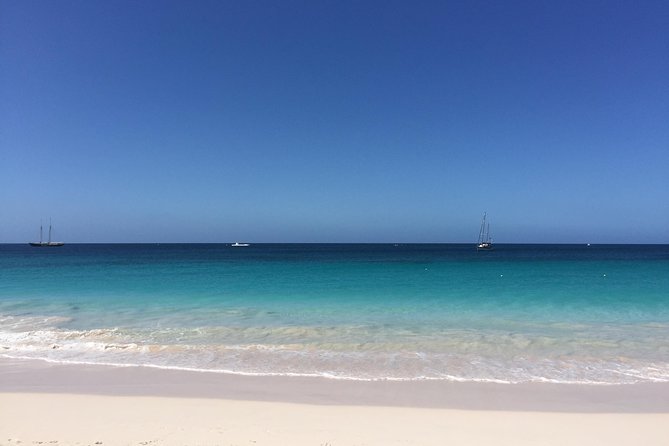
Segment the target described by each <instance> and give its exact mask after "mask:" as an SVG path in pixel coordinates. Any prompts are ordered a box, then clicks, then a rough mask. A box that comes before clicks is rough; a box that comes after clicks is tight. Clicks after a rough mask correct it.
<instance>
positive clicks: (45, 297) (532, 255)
mask: <svg viewBox="0 0 669 446" xmlns="http://www.w3.org/2000/svg"><path fill="white" fill-rule="evenodd" d="M0 357H5V358H34V359H41V360H46V361H53V362H61V363H81V364H108V365H123V366H146V367H161V368H173V369H183V370H194V371H202V372H218V373H234V374H246V375H261V376H262V375H286V376H321V377H327V378H332V379H351V380H428V379H429V380H449V381H463V382H465V381H479V382H499V383H522V382H552V383H583V384H624V383H637V382H668V381H669V245H592V246H587V245H504V244H498V245H496V248H495V249H494V250H493V251H485V252H484V251H478V252H477V250H476V249H475V247H474V245H473V244H252V245H251V246H249V247H231V246H230V245H229V244H137V245H135V244H69V245H65V246H63V247H59V248H33V247H30V246H28V245H27V244H26V245H9V244H6V245H0Z"/></svg>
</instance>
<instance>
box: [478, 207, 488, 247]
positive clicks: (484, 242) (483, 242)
mask: <svg viewBox="0 0 669 446" xmlns="http://www.w3.org/2000/svg"><path fill="white" fill-rule="evenodd" d="M486 217H487V214H486V213H485V212H484V213H483V220H481V229H480V230H479V241H478V243H477V244H476V250H477V251H478V250H480V249H483V250H490V249H492V238H490V223H489V222H487V221H486Z"/></svg>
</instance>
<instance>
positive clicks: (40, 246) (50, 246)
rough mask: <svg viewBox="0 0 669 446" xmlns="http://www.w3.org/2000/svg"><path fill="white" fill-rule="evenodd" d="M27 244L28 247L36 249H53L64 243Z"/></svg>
mask: <svg viewBox="0 0 669 446" xmlns="http://www.w3.org/2000/svg"><path fill="white" fill-rule="evenodd" d="M28 244H29V245H30V246H34V247H36V248H55V247H57V246H63V245H64V244H65V243H64V242H46V243H40V242H30V243H28Z"/></svg>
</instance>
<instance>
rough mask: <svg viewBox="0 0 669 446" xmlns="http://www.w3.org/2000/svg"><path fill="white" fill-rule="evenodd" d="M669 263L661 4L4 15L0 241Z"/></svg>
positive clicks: (666, 52)
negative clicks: (551, 253)
mask: <svg viewBox="0 0 669 446" xmlns="http://www.w3.org/2000/svg"><path fill="white" fill-rule="evenodd" d="M484 211H487V212H488V215H489V216H490V219H491V225H492V226H491V232H492V235H493V238H494V239H495V241H497V242H500V243H501V242H547V243H552V242H557V243H560V242H575V243H584V242H591V243H633V242H640V243H669V2H667V1H666V0H663V1H652V0H651V1H615V0H601V1H563V0H560V1H557V0H555V1H550V2H549V1H540V0H527V1H503V2H502V1H401V2H400V1H392V0H390V1H379V2H370V1H342V0H338V1H312V0H303V1H290V0H281V1H276V0H273V1H253V0H249V1H180V2H174V1H135V0H132V1H114V0H110V1H87V0H81V1H66V0H63V1H5V0H0V242H21V243H22V242H26V241H28V240H33V239H35V238H37V237H38V230H39V224H40V219H43V220H44V221H45V222H47V221H48V219H49V217H51V218H52V219H53V222H54V229H55V233H56V238H58V239H59V240H63V241H65V242H231V241H248V242H473V241H475V240H476V237H477V235H478V230H479V223H480V219H481V216H482V214H483V212H484Z"/></svg>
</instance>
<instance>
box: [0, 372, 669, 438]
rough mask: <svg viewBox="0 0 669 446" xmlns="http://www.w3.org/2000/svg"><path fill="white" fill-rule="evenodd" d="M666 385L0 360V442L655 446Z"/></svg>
mask: <svg viewBox="0 0 669 446" xmlns="http://www.w3.org/2000/svg"><path fill="white" fill-rule="evenodd" d="M668 390H669V386H667V385H665V384H658V385H639V386H589V387H583V386H564V385H563V386H552V385H540V384H539V385H536V386H535V385H501V384H497V385H495V384H493V385H475V384H472V385H468V384H464V383H443V382H411V383H402V382H345V381H334V380H325V379H305V378H272V377H269V378H268V377H244V376H232V375H221V374H211V373H197V372H184V371H170V370H160V369H148V368H137V367H124V368H114V367H101V366H74V365H58V364H49V363H45V362H39V361H19V360H7V359H3V360H0V444H1V445H14V444H58V445H89V444H90V445H95V444H103V445H141V444H144V445H148V444H150V445H282V444H285V445H305V446H306V445H315V446H318V445H331V446H339V445H342V446H343V445H444V444H467V445H488V444H495V445H565V444H571V445H574V444H607V445H639V444H644V445H666V444H667V437H666V426H667V425H668V424H669V408H668V406H669V403H668V402H667V401H669V398H668V396H669V391H668Z"/></svg>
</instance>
